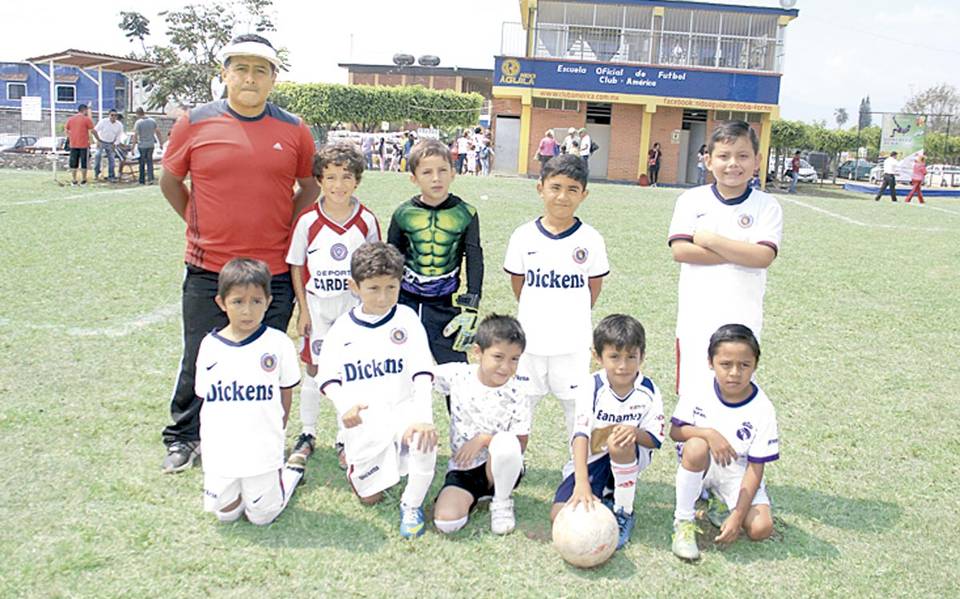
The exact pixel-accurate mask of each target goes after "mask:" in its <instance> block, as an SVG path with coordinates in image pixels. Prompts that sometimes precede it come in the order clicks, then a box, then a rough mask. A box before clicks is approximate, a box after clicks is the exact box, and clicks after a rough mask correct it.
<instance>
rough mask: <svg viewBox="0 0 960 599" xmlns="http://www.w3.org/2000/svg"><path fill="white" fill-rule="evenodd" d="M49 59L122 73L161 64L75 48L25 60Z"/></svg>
mask: <svg viewBox="0 0 960 599" xmlns="http://www.w3.org/2000/svg"><path fill="white" fill-rule="evenodd" d="M51 60H52V61H54V62H55V63H57V64H59V65H69V66H74V67H80V68H84V69H89V68H98V67H99V68H102V69H103V70H105V71H116V72H118V73H124V74H131V73H139V72H143V71H150V70H153V69H156V68H159V67H161V66H163V65H161V64H160V63H156V62H149V61H145V60H135V59H133V58H128V57H124V56H113V55H111V54H101V53H99V52H88V51H86V50H76V49H73V48H70V49H68V50H64V51H63V52H56V53H54V54H45V55H43V56H34V57H32V58H28V59H26V62H33V63H45V62H50V61H51Z"/></svg>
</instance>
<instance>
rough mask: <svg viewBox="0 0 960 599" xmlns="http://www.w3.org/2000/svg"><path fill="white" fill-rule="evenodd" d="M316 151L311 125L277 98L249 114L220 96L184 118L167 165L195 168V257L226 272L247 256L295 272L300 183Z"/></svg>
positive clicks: (191, 208) (190, 253) (191, 227)
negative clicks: (290, 254)
mask: <svg viewBox="0 0 960 599" xmlns="http://www.w3.org/2000/svg"><path fill="white" fill-rule="evenodd" d="M314 151H315V150H314V145H313V136H311V135H310V130H309V129H308V128H307V126H306V125H305V124H304V123H303V122H302V121H301V120H300V119H299V118H298V117H296V116H294V115H292V114H290V113H289V112H286V111H284V110H281V109H280V108H277V107H276V106H274V105H273V104H269V103H268V104H267V107H266V109H265V110H264V112H263V114H262V115H260V116H259V117H255V118H246V117H242V116H240V115H238V114H236V113H235V112H233V111H232V110H230V108H229V106H228V105H227V101H226V100H218V101H216V102H211V103H209V104H204V105H203V106H199V107H197V108H195V109H194V110H192V111H190V114H189V115H188V116H184V117H181V118H180V120H178V121H177V123H176V124H175V125H174V126H173V130H172V131H171V132H170V143H169V146H168V147H167V150H166V152H165V153H164V156H163V168H164V169H166V170H167V171H169V172H170V173H171V174H173V175H174V176H176V177H185V176H186V175H187V173H188V172H189V173H190V199H189V201H188V202H187V214H186V216H187V252H186V258H185V259H186V261H187V263H188V264H192V265H194V266H198V267H200V268H203V269H206V270H211V271H214V272H220V269H221V268H223V266H224V264H226V263H227V262H229V261H230V259H231V258H236V257H240V256H243V257H248V258H256V259H258V260H263V261H264V262H266V263H267V265H268V266H269V267H270V272H271V273H273V274H279V273H284V272H287V271H288V270H289V267H288V266H287V263H286V253H287V243H288V242H289V238H290V229H291V227H292V221H293V201H292V199H293V184H294V181H295V179H304V178H307V177H310V176H311V173H312V169H313V155H314Z"/></svg>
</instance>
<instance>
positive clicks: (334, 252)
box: [330, 243, 349, 260]
mask: <svg viewBox="0 0 960 599" xmlns="http://www.w3.org/2000/svg"><path fill="white" fill-rule="evenodd" d="M348 253H349V250H347V246H345V245H343V244H342V243H335V244H333V247H331V248H330V257H331V258H333V259H334V260H343V259H344V258H346V257H347V254H348Z"/></svg>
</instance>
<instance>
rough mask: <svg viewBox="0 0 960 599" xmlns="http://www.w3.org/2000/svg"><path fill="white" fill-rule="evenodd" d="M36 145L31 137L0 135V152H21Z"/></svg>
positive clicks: (34, 138)
mask: <svg viewBox="0 0 960 599" xmlns="http://www.w3.org/2000/svg"><path fill="white" fill-rule="evenodd" d="M35 143H37V138H36V137H34V136H32V135H0V152H23V151H24V148H29V147H30V146H32V145H34V144H35Z"/></svg>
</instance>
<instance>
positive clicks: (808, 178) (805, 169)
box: [783, 158, 817, 183]
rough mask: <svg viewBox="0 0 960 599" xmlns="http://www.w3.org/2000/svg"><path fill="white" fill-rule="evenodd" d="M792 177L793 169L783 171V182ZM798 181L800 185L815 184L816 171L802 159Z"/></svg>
mask: <svg viewBox="0 0 960 599" xmlns="http://www.w3.org/2000/svg"><path fill="white" fill-rule="evenodd" d="M788 164H789V163H788ZM792 177H793V169H792V168H788V169H787V170H785V171H783V180H784V181H789V180H790V179H791V178H792ZM798 180H799V181H800V182H801V183H816V182H817V171H816V169H814V168H813V166H811V165H810V163H809V162H807V161H806V160H804V159H803V158H801V159H800V176H799V177H798Z"/></svg>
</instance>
